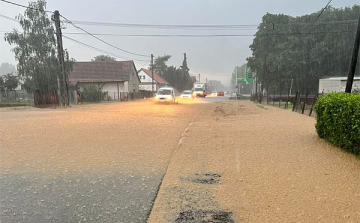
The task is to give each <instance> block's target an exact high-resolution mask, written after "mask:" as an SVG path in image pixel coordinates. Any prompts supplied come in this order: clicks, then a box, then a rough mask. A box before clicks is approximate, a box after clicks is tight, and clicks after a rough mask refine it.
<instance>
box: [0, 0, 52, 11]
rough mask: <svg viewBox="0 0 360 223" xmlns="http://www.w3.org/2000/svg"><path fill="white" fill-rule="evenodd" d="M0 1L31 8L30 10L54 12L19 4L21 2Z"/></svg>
mask: <svg viewBox="0 0 360 223" xmlns="http://www.w3.org/2000/svg"><path fill="white" fill-rule="evenodd" d="M0 1H2V2H5V3H8V4H11V5H16V6H19V7H23V8H27V9H31V10H36V11H44V12H48V13H54V12H51V11H47V10H40V9H37V8H33V7H29V6H26V5H21V4H18V3H15V2H10V1H6V0H0Z"/></svg>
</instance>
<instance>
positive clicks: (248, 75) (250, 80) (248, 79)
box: [245, 67, 253, 84]
mask: <svg viewBox="0 0 360 223" xmlns="http://www.w3.org/2000/svg"><path fill="white" fill-rule="evenodd" d="M245 82H246V83H247V84H252V83H253V72H252V71H251V70H250V68H247V67H245Z"/></svg>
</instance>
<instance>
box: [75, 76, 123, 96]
mask: <svg viewBox="0 0 360 223" xmlns="http://www.w3.org/2000/svg"><path fill="white" fill-rule="evenodd" d="M126 82H127V81H126ZM90 84H95V85H96V86H98V87H102V92H108V96H109V97H110V98H111V99H113V100H114V99H115V100H118V99H119V98H123V96H124V95H125V94H124V92H128V91H127V90H126V86H125V85H127V83H126V84H125V83H124V82H107V83H105V84H104V83H78V84H77V87H78V89H79V90H80V91H83V90H84V87H85V86H87V85H90ZM118 86H119V91H118ZM118 92H119V93H118ZM120 93H122V95H121V96H120Z"/></svg>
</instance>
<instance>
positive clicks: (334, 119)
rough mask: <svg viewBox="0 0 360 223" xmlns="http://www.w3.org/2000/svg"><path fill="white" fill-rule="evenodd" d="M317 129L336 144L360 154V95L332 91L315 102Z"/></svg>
mask: <svg viewBox="0 0 360 223" xmlns="http://www.w3.org/2000/svg"><path fill="white" fill-rule="evenodd" d="M315 112H316V131H317V134H318V135H319V137H320V138H324V139H326V140H328V141H330V142H331V143H333V144H334V145H336V146H339V147H341V148H343V149H345V150H347V151H349V152H351V153H355V154H356V155H360V95H358V94H347V93H331V94H328V95H326V96H322V97H320V98H319V100H318V101H317V102H316V104H315Z"/></svg>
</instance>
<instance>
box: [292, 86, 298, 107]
mask: <svg viewBox="0 0 360 223" xmlns="http://www.w3.org/2000/svg"><path fill="white" fill-rule="evenodd" d="M298 94H299V91H297V92H296V95H295V98H294V99H295V100H294V104H293V108H292V111H295V107H296V104H297V98H298Z"/></svg>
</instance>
